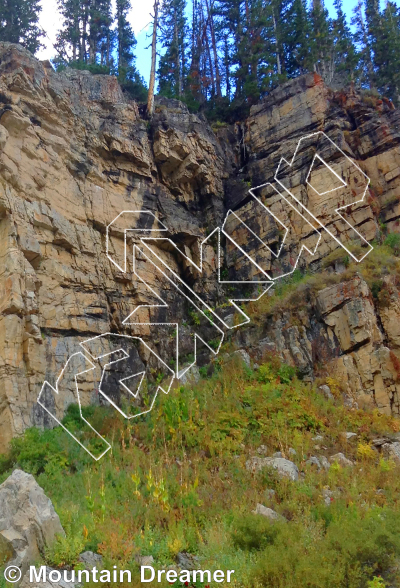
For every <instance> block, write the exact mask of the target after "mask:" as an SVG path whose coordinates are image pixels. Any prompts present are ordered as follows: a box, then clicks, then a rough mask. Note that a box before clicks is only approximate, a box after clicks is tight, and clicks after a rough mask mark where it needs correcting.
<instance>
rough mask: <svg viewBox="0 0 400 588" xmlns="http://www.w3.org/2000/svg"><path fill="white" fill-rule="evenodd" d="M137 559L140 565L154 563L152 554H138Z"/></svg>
mask: <svg viewBox="0 0 400 588" xmlns="http://www.w3.org/2000/svg"><path fill="white" fill-rule="evenodd" d="M135 561H136V563H137V564H139V566H151V565H152V564H153V563H154V557H153V556H152V555H137V556H136V557H135Z"/></svg>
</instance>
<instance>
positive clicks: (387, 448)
mask: <svg viewBox="0 0 400 588" xmlns="http://www.w3.org/2000/svg"><path fill="white" fill-rule="evenodd" d="M382 453H383V455H384V456H385V457H386V458H389V459H393V460H394V461H396V462H398V463H400V442H399V441H395V442H394V443H384V444H383V445H382Z"/></svg>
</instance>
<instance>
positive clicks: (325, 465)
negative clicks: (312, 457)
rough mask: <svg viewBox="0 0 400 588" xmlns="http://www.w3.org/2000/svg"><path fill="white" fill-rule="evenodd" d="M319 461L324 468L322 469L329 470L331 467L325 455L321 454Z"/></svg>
mask: <svg viewBox="0 0 400 588" xmlns="http://www.w3.org/2000/svg"><path fill="white" fill-rule="evenodd" d="M319 461H320V462H321V465H322V467H323V468H324V470H329V468H330V467H331V464H330V463H329V461H328V460H327V458H326V457H325V455H321V457H320V458H319Z"/></svg>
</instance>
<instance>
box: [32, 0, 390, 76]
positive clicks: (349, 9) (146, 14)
mask: <svg viewBox="0 0 400 588" xmlns="http://www.w3.org/2000/svg"><path fill="white" fill-rule="evenodd" d="M131 1H132V6H133V8H132V12H131V14H130V23H131V25H132V28H133V30H134V31H135V35H136V39H137V42H138V44H137V47H136V54H137V62H136V65H137V67H138V69H139V71H140V73H141V74H142V76H143V77H144V79H145V80H146V82H148V79H149V74H150V57H151V56H150V53H151V49H150V48H147V47H148V45H149V44H150V41H151V40H150V38H149V37H148V35H150V33H151V16H150V14H151V12H152V8H153V3H154V0H131ZM399 2H400V0H397V2H396V3H397V4H398V3H399ZM356 4H357V0H344V1H343V8H344V11H345V12H346V14H347V16H348V20H349V21H350V18H351V16H352V14H353V8H354V6H355V5H356ZM325 6H326V7H327V8H328V10H329V11H330V13H331V14H332V16H334V15H335V11H334V9H333V0H325ZM40 26H41V27H42V28H43V30H44V31H45V33H46V37H45V38H44V39H43V40H42V42H43V43H44V44H45V45H46V47H45V48H44V49H41V50H40V51H39V52H38V54H37V56H38V58H39V59H51V58H52V57H54V56H55V50H54V48H53V45H54V43H55V40H56V35H57V31H58V30H59V29H60V27H61V18H60V14H59V12H58V8H57V0H42V12H41V14H40Z"/></svg>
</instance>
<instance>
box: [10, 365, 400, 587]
mask: <svg viewBox="0 0 400 588" xmlns="http://www.w3.org/2000/svg"><path fill="white" fill-rule="evenodd" d="M234 357H235V356H233V358H232V357H231V358H227V359H225V360H224V362H223V361H222V360H219V362H218V364H216V370H215V372H214V375H213V376H212V377H211V378H208V379H203V380H201V381H200V382H199V384H198V385H196V386H194V387H183V388H179V389H176V390H174V391H173V392H171V394H170V395H169V396H167V397H165V396H162V397H161V398H160V399H159V403H158V405H157V407H156V409H155V410H154V411H153V412H152V413H151V414H150V416H148V417H147V418H143V419H142V420H141V421H138V422H134V423H130V424H126V422H123V421H122V420H121V419H120V418H119V417H118V416H117V413H116V412H115V411H113V412H111V411H108V410H105V409H104V408H103V409H101V408H93V407H91V408H87V409H85V410H87V411H89V412H90V413H91V414H92V416H93V418H95V419H96V421H97V423H96V425H97V426H98V427H99V429H100V430H101V432H102V434H103V435H105V436H106V437H107V438H108V439H110V440H112V453H111V454H107V456H106V457H105V458H103V460H102V461H100V462H99V463H95V462H94V461H92V460H91V459H90V457H89V456H87V455H86V454H85V452H84V451H83V450H82V449H81V448H80V447H79V446H78V445H77V444H76V443H75V442H74V441H73V440H72V439H71V438H70V437H69V435H67V434H66V433H65V432H64V431H63V430H62V429H61V428H57V429H54V430H47V431H44V432H41V431H39V430H37V429H30V430H28V431H26V433H25V435H24V436H23V437H22V438H18V439H14V440H13V441H12V444H11V448H10V451H9V452H8V454H6V455H4V456H2V457H1V462H0V472H1V478H0V481H3V480H4V479H5V478H6V477H7V476H8V475H9V474H10V472H11V471H12V469H13V468H14V467H16V466H18V467H21V468H22V469H24V470H25V471H28V472H31V473H32V474H34V476H35V477H36V479H37V481H38V483H39V484H40V485H41V486H42V487H43V489H44V491H45V492H46V493H47V495H48V496H49V497H50V498H51V499H52V501H53V503H54V506H55V508H56V510H57V512H58V513H59V515H60V518H61V522H62V524H63V526H64V528H65V530H66V533H67V536H66V538H65V539H63V538H60V539H59V540H58V542H57V543H56V545H55V546H54V548H53V549H51V550H49V551H48V552H47V556H46V558H47V563H49V564H51V565H54V566H63V565H69V566H74V565H77V558H78V554H79V553H80V552H82V551H84V550H86V549H90V550H93V551H97V552H99V553H101V554H102V555H103V557H104V559H105V567H107V568H108V569H112V565H117V566H118V568H120V569H122V568H124V569H128V568H129V569H131V570H132V572H133V577H134V580H133V584H132V585H134V586H139V584H140V577H139V566H138V564H137V563H136V561H135V556H137V555H138V554H140V555H152V556H153V557H154V560H155V564H154V566H155V567H156V568H159V569H165V568H167V567H168V566H170V565H176V556H177V554H178V552H182V551H183V552H188V553H190V554H194V555H196V556H197V557H198V558H199V565H200V567H201V569H210V570H214V569H224V570H226V569H235V570H236V573H235V575H234V577H233V578H234V583H233V585H234V586H237V587H243V588H244V587H246V588H249V587H252V586H253V587H254V588H255V587H257V586H265V587H271V588H272V587H274V588H280V587H282V588H292V587H293V588H294V587H296V588H299V587H301V586H304V587H306V586H307V587H308V588H322V587H324V588H326V587H327V586H329V587H330V588H332V587H337V588H364V587H365V588H381V587H382V588H383V586H385V585H387V586H389V585H390V584H385V582H386V581H388V582H391V581H393V579H394V577H395V576H396V574H397V569H396V561H397V560H398V558H400V537H399V534H398V527H399V523H400V498H399V497H400V494H399V486H400V478H399V466H398V465H396V464H395V463H394V462H392V461H390V460H386V459H384V458H383V457H382V456H380V455H379V454H377V452H376V451H375V450H374V449H373V447H372V445H371V444H370V441H371V439H372V438H373V437H374V436H376V435H377V436H380V435H382V434H394V433H396V432H397V431H398V429H399V421H397V420H395V419H392V418H391V417H388V416H384V415H380V414H379V413H378V412H377V411H374V412H365V411H361V410H355V409H348V408H346V407H344V406H343V405H342V403H341V401H340V399H339V397H338V398H337V399H335V401H327V400H326V399H325V398H324V397H323V395H321V394H320V393H318V392H317V391H315V390H314V389H313V388H312V387H311V386H310V385H309V384H306V383H305V382H302V381H300V380H299V379H298V378H297V377H296V375H295V374H294V371H293V369H291V368H288V367H287V366H284V365H280V364H279V363H278V362H276V361H275V360H269V361H268V362H267V363H265V364H263V365H261V366H260V367H259V368H258V370H256V371H253V370H251V369H249V368H247V367H246V366H245V365H243V364H241V362H240V360H239V359H238V358H236V359H234ZM332 390H333V391H335V389H334V386H332ZM66 419H68V420H69V421H70V423H75V426H76V427H79V417H78V411H77V407H76V406H73V407H70V410H69V413H68V415H67V416H66ZM346 431H351V432H354V433H357V438H356V439H355V440H354V439H353V440H350V441H347V440H346V439H345V437H344V436H343V435H342V433H343V432H346ZM317 435H320V436H322V440H321V439H316V440H315V439H313V437H316V436H317ZM261 445H265V446H266V447H267V454H268V455H269V456H271V455H272V454H273V453H274V452H275V451H281V452H282V454H283V455H284V456H285V457H287V458H288V459H290V460H292V461H294V462H295V463H296V464H297V465H298V467H299V470H300V472H301V475H300V479H299V481H298V482H293V481H291V480H289V479H287V478H280V477H279V476H278V474H277V472H276V471H275V470H271V469H263V470H262V471H261V472H259V473H255V474H251V473H250V472H249V471H248V470H247V469H246V467H245V464H246V461H247V460H248V459H249V458H250V457H252V456H255V455H259V454H258V453H257V449H259V448H260V446H261ZM290 448H291V449H294V450H295V452H296V454H294V453H293V451H289V449H290ZM338 451H342V452H343V453H344V454H345V455H346V457H348V458H349V459H351V460H354V462H355V464H354V466H353V467H341V466H340V465H339V464H333V465H332V466H331V467H330V469H329V470H325V469H323V468H322V469H321V470H320V471H318V470H317V469H316V468H315V466H312V465H310V464H308V463H306V462H307V460H308V459H309V457H310V456H321V455H325V456H328V457H329V456H330V455H333V454H335V453H337V452H338ZM271 490H273V491H274V492H271ZM327 497H328V499H327ZM257 503H262V504H263V505H265V506H267V507H270V508H272V509H274V510H275V511H276V512H278V513H279V514H281V515H283V516H284V517H285V518H286V519H287V522H275V523H271V521H269V520H268V519H266V518H265V517H263V516H261V515H256V514H252V511H253V510H254V509H255V507H256V505H257ZM374 578H375V579H374ZM161 585H162V584H160V586H161ZM231 585H232V584H231Z"/></svg>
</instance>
